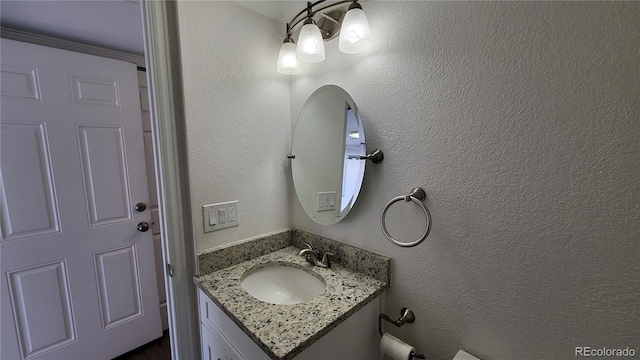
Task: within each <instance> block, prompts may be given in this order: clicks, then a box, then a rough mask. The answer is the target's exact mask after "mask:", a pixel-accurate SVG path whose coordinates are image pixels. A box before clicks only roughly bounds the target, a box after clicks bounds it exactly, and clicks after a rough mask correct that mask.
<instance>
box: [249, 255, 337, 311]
mask: <svg viewBox="0 0 640 360" xmlns="http://www.w3.org/2000/svg"><path fill="white" fill-rule="evenodd" d="M243 278H244V279H242V281H241V285H242V288H243V289H245V290H246V291H247V292H248V293H249V294H251V295H252V296H253V297H255V298H256V299H258V300H262V301H264V302H267V303H270V304H299V303H303V302H305V301H308V300H311V299H313V298H314V297H316V296H318V295H320V294H322V293H323V292H324V290H325V288H326V285H325V283H324V281H322V280H321V279H320V278H318V277H316V276H314V275H312V274H311V273H310V272H308V271H306V270H304V269H303V268H298V267H292V266H284V265H280V264H274V265H272V266H266V267H262V268H260V269H257V270H253V269H249V270H247V272H246V273H245V275H244V276H243Z"/></svg>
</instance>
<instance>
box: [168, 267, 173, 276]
mask: <svg viewBox="0 0 640 360" xmlns="http://www.w3.org/2000/svg"><path fill="white" fill-rule="evenodd" d="M167 275H169V277H173V266H171V264H167Z"/></svg>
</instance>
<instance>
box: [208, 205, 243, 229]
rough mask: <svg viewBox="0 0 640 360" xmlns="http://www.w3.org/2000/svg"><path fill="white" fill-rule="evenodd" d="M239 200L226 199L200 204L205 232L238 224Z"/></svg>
mask: <svg viewBox="0 0 640 360" xmlns="http://www.w3.org/2000/svg"><path fill="white" fill-rule="evenodd" d="M238 205H239V201H238V200H235V201H228V202H223V203H217V204H208V205H203V206H202V226H203V231H204V232H205V233H208V232H211V231H216V230H221V229H225V228H228V227H232V226H238V225H239V223H240V219H239V214H238Z"/></svg>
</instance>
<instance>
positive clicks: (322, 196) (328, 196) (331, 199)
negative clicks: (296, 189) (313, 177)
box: [318, 191, 336, 211]
mask: <svg viewBox="0 0 640 360" xmlns="http://www.w3.org/2000/svg"><path fill="white" fill-rule="evenodd" d="M335 209H336V192H335V191H321V192H319V193H318V211H332V210H335Z"/></svg>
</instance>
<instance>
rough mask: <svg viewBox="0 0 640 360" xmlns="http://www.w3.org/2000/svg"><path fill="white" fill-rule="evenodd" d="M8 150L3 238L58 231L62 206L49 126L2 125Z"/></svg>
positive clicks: (2, 175)
mask: <svg viewBox="0 0 640 360" xmlns="http://www.w3.org/2000/svg"><path fill="white" fill-rule="evenodd" d="M0 133H1V134H2V138H1V141H2V142H3V144H2V146H3V147H4V148H9V149H13V150H12V151H11V152H10V153H5V154H2V162H3V165H4V166H3V167H4V168H8V169H12V171H11V172H7V173H5V174H0V177H1V178H2V179H1V181H2V189H3V190H4V193H3V196H2V199H1V200H2V204H1V206H2V232H1V234H2V237H1V238H0V239H1V240H3V241H4V240H13V239H19V238H24V237H30V236H36V235H44V234H47V233H52V232H58V231H59V230H60V224H59V219H58V209H57V208H58V206H57V201H56V196H55V191H54V184H53V173H52V171H51V157H50V156H49V146H48V144H47V133H46V127H45V124H43V123H40V124H30V123H22V124H20V123H10V122H3V123H2V124H1V125H0Z"/></svg>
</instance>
